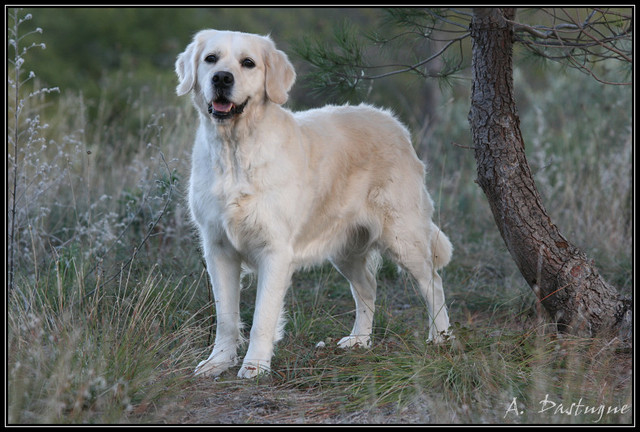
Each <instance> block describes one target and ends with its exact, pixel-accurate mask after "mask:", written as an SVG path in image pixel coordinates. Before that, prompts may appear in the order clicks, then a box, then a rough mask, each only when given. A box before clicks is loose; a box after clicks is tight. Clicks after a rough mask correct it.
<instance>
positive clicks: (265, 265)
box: [238, 256, 293, 378]
mask: <svg viewBox="0 0 640 432" xmlns="http://www.w3.org/2000/svg"><path fill="white" fill-rule="evenodd" d="M292 273H293V266H292V265H291V260H290V259H289V257H287V256H268V257H265V259H263V261H262V263H260V265H259V267H258V292H257V295H256V309H255V312H254V314H253V324H252V325H251V334H250V339H249V349H248V350H247V354H246V356H245V358H244V362H243V363H242V368H241V369H240V371H239V372H238V376H239V377H240V378H253V377H255V376H257V375H258V374H260V373H263V372H268V371H269V370H271V357H272V356H273V345H274V343H275V342H276V338H277V337H278V336H279V335H278V334H277V333H278V321H279V319H280V315H281V313H282V309H283V307H284V297H285V294H286V293H287V288H288V287H289V284H290V283H291V275H292Z"/></svg>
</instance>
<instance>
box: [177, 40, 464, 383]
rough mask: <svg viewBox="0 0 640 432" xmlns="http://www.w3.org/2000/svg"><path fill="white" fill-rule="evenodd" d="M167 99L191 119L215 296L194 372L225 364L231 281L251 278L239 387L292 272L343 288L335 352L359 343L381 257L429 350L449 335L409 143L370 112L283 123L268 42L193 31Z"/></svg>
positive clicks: (283, 76) (427, 201)
mask: <svg viewBox="0 0 640 432" xmlns="http://www.w3.org/2000/svg"><path fill="white" fill-rule="evenodd" d="M176 72H177V74H178V78H179V81H180V82H179V84H178V87H177V93H178V95H184V94H186V93H189V92H192V97H193V103H194V105H195V107H196V109H197V111H198V112H199V114H200V115H199V117H200V125H199V127H198V130H197V133H196V139H195V146H194V148H193V166H192V172H191V180H190V187H189V204H190V207H191V212H192V215H193V218H194V220H195V222H196V223H197V226H198V228H199V230H200V235H201V240H202V247H203V249H204V257H205V259H206V263H207V269H208V272H209V276H210V278H211V283H212V285H213V294H214V297H215V306H216V317H217V328H216V338H215V344H214V346H213V351H212V353H211V355H210V356H209V358H208V359H207V360H205V361H203V362H201V363H200V364H199V365H198V367H197V368H196V374H205V375H219V374H220V373H222V372H223V371H225V370H226V369H228V368H229V367H231V366H233V365H235V364H236V362H237V347H238V345H239V343H240V341H241V322H240V313H239V308H240V306H239V303H240V302H239V297H240V272H241V265H242V264H245V265H247V266H248V267H250V268H251V269H252V270H254V271H256V272H257V275H258V289H257V297H256V308H255V313H254V316H253V324H252V326H251V333H250V339H249V348H248V350H247V353H246V355H245V358H244V362H243V364H242V368H241V369H240V371H239V373H238V376H239V377H242V378H250V377H254V376H256V375H258V374H259V373H261V372H264V371H268V370H269V369H270V365H271V357H272V355H273V349H274V343H275V342H276V341H277V340H278V339H279V338H280V337H281V335H282V328H283V320H282V319H281V314H282V310H283V304H284V299H285V293H286V291H287V288H288V286H289V284H290V279H291V276H292V274H293V272H294V271H295V270H296V269H298V268H300V267H302V266H307V265H312V264H317V263H321V262H322V261H324V260H330V261H331V263H332V264H333V265H334V266H335V267H336V268H337V269H338V271H339V272H340V273H341V274H342V275H344V276H345V277H346V278H347V279H348V280H349V282H350V284H351V292H352V293H353V297H354V298H355V303H356V319H355V324H354V326H353V330H352V331H351V334H350V335H349V336H347V337H345V338H343V339H341V340H340V342H339V343H338V345H339V346H340V347H345V348H346V347H352V346H355V345H361V346H369V344H370V336H371V330H372V322H373V313H374V307H375V305H374V304H375V297H376V281H375V266H373V265H371V264H372V263H373V262H374V261H375V260H374V258H375V257H378V256H379V253H380V252H382V253H385V254H387V255H388V256H389V257H390V258H392V259H393V260H394V261H395V262H397V263H398V264H399V265H400V266H401V267H402V268H404V269H405V270H407V271H408V272H409V273H410V274H411V275H412V276H413V277H414V278H415V279H416V281H417V283H418V284H419V286H420V291H421V293H422V295H423V296H424V298H425V300H426V303H427V305H428V311H429V315H430V321H431V323H430V331H429V333H430V339H432V340H434V341H435V342H439V341H441V340H442V339H443V337H444V335H445V334H446V333H447V331H448V330H449V317H448V315H447V310H446V307H445V301H444V292H443V289H442V280H441V279H440V276H439V275H438V274H437V273H436V270H437V269H439V268H441V267H443V266H445V265H446V264H447V263H448V262H449V260H450V258H451V251H452V247H451V243H450V242H449V239H448V238H447V237H446V236H445V234H444V233H443V232H441V231H440V230H439V229H438V227H437V226H436V225H435V224H434V223H433V222H432V220H431V218H432V214H433V202H432V200H431V197H430V196H429V194H428V192H427V190H426V188H425V186H424V165H423V164H422V163H421V162H420V160H419V159H418V158H417V156H416V153H415V151H414V149H413V147H412V145H411V140H410V136H409V132H408V131H407V129H406V128H405V127H404V126H403V125H402V124H401V123H400V122H399V121H398V120H396V119H395V118H394V117H393V116H392V115H391V114H390V113H389V112H387V111H383V110H380V109H377V108H374V107H371V106H367V105H360V106H326V107H324V108H320V109H315V110H310V111H305V112H299V113H292V112H290V111H289V110H287V109H284V108H283V107H282V106H281V105H282V104H284V103H285V102H286V101H287V97H288V92H289V89H290V88H291V86H292V85H293V82H294V80H295V76H296V75H295V71H294V69H293V66H292V65H291V63H290V62H289V60H288V58H287V56H286V54H284V53H283V52H282V51H279V50H277V49H276V47H275V45H274V43H273V42H272V41H271V39H269V38H268V37H263V36H257V35H252V34H246V33H238V32H229V31H216V30H204V31H201V32H199V33H198V34H196V35H195V37H194V39H193V42H191V43H190V44H189V45H188V46H187V48H186V50H185V51H184V52H183V53H182V54H180V55H179V57H178V59H177V61H176Z"/></svg>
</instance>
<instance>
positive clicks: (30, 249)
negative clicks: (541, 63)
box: [6, 68, 633, 424]
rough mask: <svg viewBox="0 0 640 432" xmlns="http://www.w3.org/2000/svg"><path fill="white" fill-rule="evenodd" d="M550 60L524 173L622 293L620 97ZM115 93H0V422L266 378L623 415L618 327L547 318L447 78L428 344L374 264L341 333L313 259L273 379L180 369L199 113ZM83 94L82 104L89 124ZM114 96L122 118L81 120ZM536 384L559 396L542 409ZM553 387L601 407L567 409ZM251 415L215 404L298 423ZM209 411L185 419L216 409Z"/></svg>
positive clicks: (625, 242) (114, 416)
mask: <svg viewBox="0 0 640 432" xmlns="http://www.w3.org/2000/svg"><path fill="white" fill-rule="evenodd" d="M549 69H551V70H547V71H546V72H545V75H544V76H543V77H542V78H540V77H538V78H537V81H535V82H536V83H537V84H536V85H535V86H534V85H533V84H531V83H532V82H534V81H531V80H528V75H526V74H525V73H520V72H518V73H517V74H516V88H518V89H519V90H518V91H519V98H520V99H519V103H520V105H521V107H520V109H521V112H520V114H521V126H522V129H523V135H524V137H525V141H526V143H527V152H528V156H529V157H530V162H531V164H532V167H533V170H534V172H535V176H536V181H538V183H539V187H540V191H541V193H542V195H543V199H544V200H545V205H546V207H547V209H548V210H549V213H550V215H551V217H552V219H553V220H554V222H555V223H556V224H557V225H558V227H559V228H560V231H561V232H563V233H564V234H565V235H566V236H567V237H568V238H569V239H570V240H572V241H573V242H575V243H577V244H578V245H579V246H580V247H582V248H583V249H585V251H586V252H587V254H588V255H590V256H594V257H595V259H596V262H597V264H598V267H599V268H600V269H601V270H602V273H603V275H604V276H605V278H606V279H608V280H610V281H612V282H613V283H615V284H616V285H617V286H618V287H619V289H620V290H621V291H623V292H631V290H632V287H633V277H632V275H633V270H632V269H633V266H632V254H631V251H632V247H631V236H630V232H631V226H632V219H631V216H630V214H631V208H632V207H631V205H630V196H631V195H630V194H631V192H630V190H631V189H630V187H631V181H630V172H631V171H630V168H631V159H630V154H631V143H632V141H631V129H630V127H631V116H630V113H631V110H630V108H629V107H630V101H631V98H630V95H629V94H628V92H627V91H626V89H620V88H616V87H603V86H601V85H599V84H596V83H595V82H593V81H590V80H589V78H588V77H586V76H582V75H577V74H575V73H574V72H571V71H569V72H564V71H562V72H559V71H556V70H555V69H554V68H549ZM565 73H567V75H565ZM29 85H31V84H29ZM34 85H35V84H34ZM126 88H127V83H126V79H124V77H121V78H120V79H113V80H110V81H106V82H105V86H104V87H103V91H102V96H101V99H100V100H92V101H88V100H85V99H84V98H83V96H82V95H79V94H73V93H71V92H62V94H60V95H57V96H56V95H51V94H46V95H41V96H38V97H33V98H29V97H27V96H26V95H27V94H28V93H29V92H30V91H31V90H32V89H30V88H29V89H27V88H26V87H25V88H24V89H23V91H22V92H21V95H20V97H23V98H24V99H23V102H24V106H25V108H24V110H23V111H22V113H23V114H22V117H20V118H19V121H18V122H17V123H15V124H14V121H13V117H12V116H11V112H12V111H11V109H12V108H15V107H13V106H12V105H11V104H12V99H9V100H8V103H9V108H10V116H9V118H10V120H11V121H10V126H11V127H14V126H15V127H17V128H18V130H19V131H29V133H26V132H25V133H22V134H21V135H20V137H21V138H20V142H19V146H18V152H17V154H16V153H15V152H14V150H13V147H11V146H9V149H8V150H9V159H8V161H9V168H10V169H9V180H12V179H13V175H14V174H13V173H14V172H15V171H12V169H11V168H12V167H14V166H15V165H16V164H17V165H18V167H19V171H18V182H17V183H18V195H17V196H18V200H17V201H16V204H17V206H16V207H17V211H16V214H15V222H16V238H15V249H14V252H15V263H16V265H15V285H14V287H13V288H12V289H11V290H10V292H9V294H8V302H7V305H6V321H7V341H6V346H7V421H8V422H9V423H12V424H24V423H54V424H58V423H60V424H67V423H90V424H103V423H128V422H129V423H139V422H146V423H148V422H180V421H181V419H182V418H183V416H184V415H185V414H184V413H185V412H188V413H193V410H194V409H195V408H185V407H197V406H202V400H203V399H204V400H206V399H207V398H213V399H215V398H225V397H231V396H230V395H232V394H233V395H236V394H238V395H240V396H239V397H244V398H245V399H243V400H247V401H250V400H252V399H251V398H252V397H254V395H255V394H256V393H258V394H261V393H264V392H266V391H267V390H268V391H269V392H276V393H278V394H281V395H282V398H283V400H285V399H286V398H287V397H289V396H287V395H291V394H295V395H311V397H308V396H305V397H304V398H300V397H298V399H296V398H295V397H293V398H292V399H286V400H285V402H282V403H283V404H285V405H287V406H295V405H296V404H297V403H300V404H307V407H308V408H307V409H308V410H313V413H308V412H307V417H305V418H311V419H314V421H321V422H322V421H326V422H340V421H343V422H344V421H349V419H354V418H355V419H359V420H362V419H367V418H371V419H379V418H384V419H386V421H394V419H400V420H401V419H405V418H411V419H413V420H414V421H420V422H428V423H519V424H524V423H587V424H592V423H595V424H604V423H630V422H631V421H632V415H631V414H630V413H629V411H626V412H624V413H621V412H619V411H620V409H622V407H623V406H624V405H630V404H631V403H632V400H633V399H632V383H631V371H632V354H631V352H629V350H628V349H626V348H625V347H624V345H622V344H621V343H620V342H619V341H617V340H616V339H612V338H604V337H602V338H597V339H579V338H575V337H570V336H566V335H565V336H558V335H557V334H556V333H555V331H554V328H553V326H552V325H551V324H549V321H548V319H547V317H546V316H545V314H544V311H543V310H542V309H541V308H540V305H539V304H538V303H537V302H536V300H535V297H534V296H533V294H532V293H531V291H530V289H529V288H528V286H527V285H526V283H525V282H524V281H523V280H522V278H521V276H520V275H519V274H518V272H517V269H516V268H515V265H514V264H513V262H512V260H511V258H510V257H509V255H508V253H507V252H506V250H505V247H504V244H503V242H502V240H501V238H500V237H499V234H498V232H497V230H496V228H495V225H494V223H493V220H492V217H491V214H490V211H489V208H488V204H487V202H486V199H485V198H484V197H483V196H482V193H481V191H480V189H479V188H478V187H477V185H475V183H474V182H473V179H474V178H475V161H474V159H473V153H472V152H470V151H468V150H464V149H462V148H460V147H456V146H453V145H451V144H450V143H451V142H456V143H459V144H462V145H466V144H468V124H467V121H466V116H467V113H468V106H469V102H468V89H465V88H455V89H453V90H451V93H449V94H445V95H443V97H442V99H441V102H440V103H439V105H440V106H439V111H440V112H441V120H440V123H439V124H438V126H437V130H436V131H435V132H434V134H433V136H432V138H431V141H430V142H429V143H428V144H427V148H428V149H430V151H429V152H428V153H429V154H428V157H429V173H428V178H427V182H428V186H429V188H430V190H431V191H432V195H433V197H434V199H435V201H436V205H437V208H438V213H437V217H436V219H437V222H438V224H439V225H440V226H442V228H443V229H444V231H445V232H447V234H448V235H449V236H450V238H451V239H452V242H453V244H454V247H455V251H454V256H453V260H452V262H451V264H450V265H449V266H447V268H445V269H444V270H443V280H444V284H445V292H446V295H447V303H448V304H449V305H450V317H451V319H452V322H454V323H455V326H456V329H455V334H456V339H455V340H454V341H451V342H450V343H446V344H444V345H441V346H434V345H430V344H427V343H426V342H425V339H426V336H427V333H428V331H427V317H426V308H425V306H424V304H423V302H422V300H421V299H420V297H419V295H418V294H417V292H416V288H415V286H414V284H413V282H412V281H411V280H409V279H408V278H407V277H406V276H405V275H404V274H398V273H397V271H396V268H395V265H393V264H392V263H390V262H387V261H385V262H384V263H383V266H382V268H381V271H380V273H379V275H378V276H379V277H378V280H379V284H378V286H379V291H378V300H377V311H376V315H375V321H374V325H375V328H374V336H373V342H374V343H373V346H372V347H371V348H370V349H355V350H347V351H344V350H340V349H338V348H337V347H336V343H337V341H338V340H340V338H341V337H343V336H345V335H347V334H348V333H349V331H350V329H351V326H352V324H353V319H354V305H353V300H352V298H351V294H350V292H349V286H348V284H347V283H346V281H344V280H343V279H342V277H341V276H340V275H339V274H338V273H337V272H336V271H335V270H333V269H332V268H331V267H330V266H322V267H319V268H316V269H312V270H308V271H304V272H300V273H298V274H296V276H295V278H294V281H293V284H292V289H291V290H290V291H289V293H288V296H287V312H288V316H289V319H288V324H287V334H286V336H285V338H284V339H283V340H282V341H281V342H280V343H279V344H278V345H277V348H276V354H275V357H274V359H273V362H272V368H273V371H274V372H273V373H272V374H271V375H270V376H268V377H261V378H260V379H259V380H256V381H246V382H241V383H238V382H237V380H236V379H235V373H236V372H237V370H230V371H229V372H227V373H225V374H223V375H222V376H221V377H220V379H219V381H217V382H216V381H213V380H202V379H194V378H193V377H192V375H191V372H192V371H193V368H194V367H195V366H196V365H197V364H198V362H199V361H201V360H202V359H203V358H206V356H207V355H208V353H209V350H210V348H211V346H210V344H211V343H212V340H213V339H212V335H213V332H214V331H215V328H214V325H213V322H214V321H213V318H212V304H211V298H210V297H211V294H210V293H209V287H208V284H207V278H206V274H205V273H204V271H203V265H202V261H201V256H200V251H199V248H198V241H197V238H196V235H195V233H194V230H193V227H192V224H191V222H190V221H189V217H188V212H187V206H186V200H185V190H186V184H185V183H186V179H187V178H188V173H189V154H190V148H191V143H192V139H193V133H194V132H193V126H194V124H195V121H196V119H195V115H194V113H193V109H192V107H191V106H190V104H189V101H186V100H177V99H175V97H174V96H173V94H172V89H170V88H169V89H167V88H164V87H163V88H161V89H157V91H153V92H147V93H145V94H144V95H142V94H140V95H137V94H130V93H126V91H125V90H126ZM123 92H124V93H123ZM123 95H125V96H126V98H127V103H125V104H123V103H122V98H123V97H124V96H123ZM143 100H144V103H143ZM559 100H562V101H563V102H562V103H560V102H558V101H559ZM88 105H92V106H93V107H94V108H95V111H96V112H97V113H98V115H97V116H96V117H93V118H92V119H91V120H89V116H88V115H87V106H88ZM116 106H117V107H120V108H119V109H121V111H122V112H121V115H120V117H118V118H123V117H125V118H126V119H127V121H126V122H122V121H119V120H118V118H115V119H110V118H109V116H107V115H106V114H105V115H100V113H109V112H112V111H113V110H114V109H115V107H116ZM158 107H160V108H158ZM400 115H401V116H402V114H400ZM27 119H28V120H27ZM45 125H46V127H45ZM409 126H410V127H411V128H412V129H413V130H418V129H419V127H420V125H419V124H409ZM8 183H11V181H10V182H8ZM10 216H11V215H10ZM247 284H248V285H249V287H248V288H247V289H246V290H244V291H243V294H242V305H241V308H242V319H243V321H244V322H246V323H247V324H250V321H251V317H252V314H253V307H254V306H253V300H254V298H255V283H250V281H247ZM248 329H249V326H247V327H246V329H245V331H246V332H247V333H246V335H247V336H248ZM320 341H322V342H325V344H326V346H325V347H324V348H318V347H316V345H317V343H318V342H320ZM244 349H246V347H243V348H242V349H241V353H242V350H244ZM205 390H206V393H205ZM547 395H548V396H547ZM545 398H547V400H550V401H553V402H554V403H556V410H546V411H544V412H539V411H540V408H541V404H540V402H541V401H543V400H545ZM276 400H277V398H276ZM310 400H313V401H314V402H313V404H312V403H311V402H310ZM514 400H515V401H516V405H517V409H514V410H510V407H511V406H512V403H513V401H514ZM300 401H301V402H300ZM234 403H237V402H234ZM572 403H574V404H579V403H581V404H582V405H587V406H590V407H600V406H605V407H607V408H609V407H614V411H615V409H618V412H615V413H614V412H611V413H605V414H604V415H602V417H601V418H598V415H597V413H596V414H594V413H585V412H584V409H583V412H582V413H578V414H577V415H575V408H574V410H573V411H572V413H569V414H568V413H567V410H568V407H570V406H571V404H572ZM199 404H200V405H199ZM560 404H563V407H564V408H565V409H564V410H563V411H557V408H558V406H559V405H560ZM250 405H251V404H248V405H246V406H250ZM549 406H550V404H549ZM189 409H191V411H188V410H189ZM267 411H269V410H267ZM303 411H304V410H303ZM556 411H557V412H556ZM205 412H207V408H206V407H205V408H202V413H205ZM261 412H262V411H259V410H256V411H254V413H253V414H249V415H246V414H242V413H241V414H238V416H237V417H233V418H234V419H235V420H234V421H239V422H242V421H246V422H260V421H266V420H269V421H283V422H293V421H299V420H300V417H291V416H283V417H277V416H276V414H275V411H273V410H271V411H269V412H270V413H271V414H269V416H266V415H263V414H260V413H261ZM354 413H359V414H358V416H357V417H354V416H355V415H356V414H354ZM380 413H382V414H380ZM409 414H411V415H413V416H409ZM203 415H204V414H203ZM208 415H210V416H212V417H206V416H204V417H199V416H195V417H193V418H204V419H206V421H208V422H211V421H216V417H215V416H214V414H213V413H210V414H208ZM292 415H293V414H292ZM296 415H298V414H296ZM380 415H382V416H383V417H376V416H380ZM367 416H371V417H367ZM596 420H597V421H596Z"/></svg>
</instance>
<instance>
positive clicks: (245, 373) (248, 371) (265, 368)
mask: <svg viewBox="0 0 640 432" xmlns="http://www.w3.org/2000/svg"><path fill="white" fill-rule="evenodd" d="M270 366H271V364H270V362H266V361H263V362H244V363H243V364H242V367H241V368H240V371H238V378H255V377H257V376H258V375H261V374H265V373H268V372H270V371H271V367H270Z"/></svg>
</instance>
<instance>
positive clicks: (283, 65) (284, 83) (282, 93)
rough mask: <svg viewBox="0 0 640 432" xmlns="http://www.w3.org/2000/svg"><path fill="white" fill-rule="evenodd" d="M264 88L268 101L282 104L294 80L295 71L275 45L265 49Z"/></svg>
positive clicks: (287, 96)
mask: <svg viewBox="0 0 640 432" xmlns="http://www.w3.org/2000/svg"><path fill="white" fill-rule="evenodd" d="M265 63H266V72H265V74H266V76H265V90H266V92H267V97H268V98H269V100H270V101H272V102H274V103H277V104H279V105H282V104H283V103H285V102H286V101H287V99H288V98H289V90H291V86H293V82H294V81H295V80H296V71H295V69H294V68H293V65H292V64H291V62H290V61H289V58H288V57H287V55H286V54H285V53H284V52H282V51H280V50H278V49H276V48H275V46H272V47H270V49H268V50H267V55H266V60H265Z"/></svg>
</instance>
